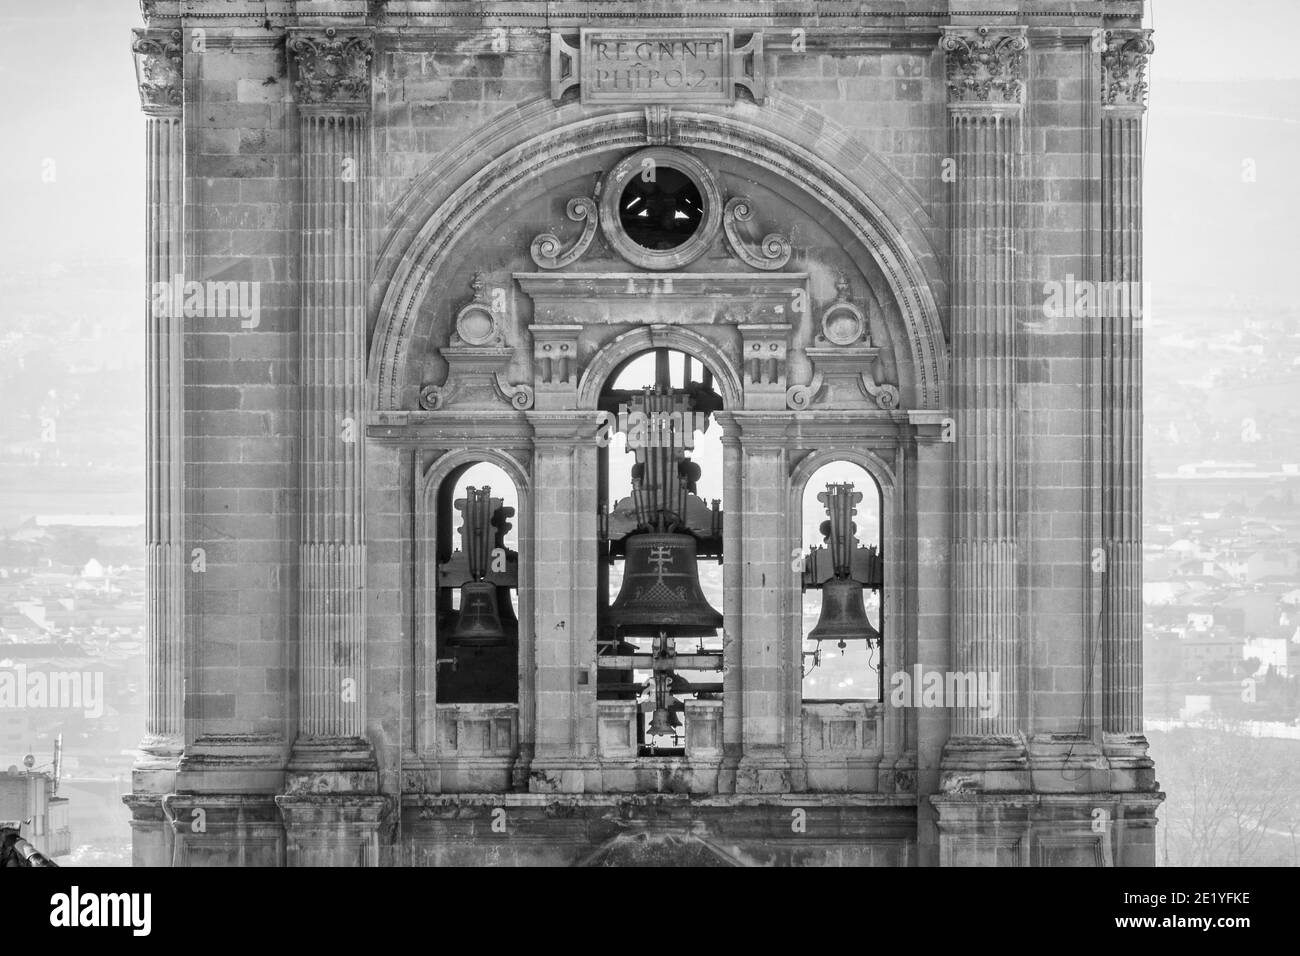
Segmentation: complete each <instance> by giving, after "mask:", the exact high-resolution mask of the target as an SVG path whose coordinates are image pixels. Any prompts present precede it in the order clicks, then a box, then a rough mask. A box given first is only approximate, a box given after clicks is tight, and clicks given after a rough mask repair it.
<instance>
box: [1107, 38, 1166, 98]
mask: <svg viewBox="0 0 1300 956" xmlns="http://www.w3.org/2000/svg"><path fill="white" fill-rule="evenodd" d="M1154 52H1155V44H1154V43H1152V42H1151V31H1150V30H1108V31H1107V32H1106V45H1105V46H1104V47H1103V48H1102V51H1101V102H1102V105H1103V106H1114V107H1122V106H1128V107H1136V108H1139V109H1141V108H1144V107H1145V106H1146V102H1147V62H1148V60H1149V58H1150V56H1151V54H1152V53H1154Z"/></svg>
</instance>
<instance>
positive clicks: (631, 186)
mask: <svg viewBox="0 0 1300 956" xmlns="http://www.w3.org/2000/svg"><path fill="white" fill-rule="evenodd" d="M618 219H619V224H620V225H621V226H622V227H623V232H624V233H625V234H626V235H627V237H628V238H629V239H631V240H632V241H633V242H635V243H636V244H637V245H638V246H640V247H641V248H643V249H649V250H651V251H652V252H668V251H670V250H672V249H676V248H677V247H678V246H680V245H682V244H683V243H685V242H686V241H687V240H688V239H690V238H691V237H692V236H693V235H695V233H696V232H697V231H698V230H699V228H700V224H701V223H702V222H703V221H704V197H703V196H702V195H700V189H699V187H698V186H697V185H696V184H695V181H694V180H693V179H692V178H691V177H690V176H688V175H686V173H684V172H682V171H681V170H680V169H674V168H673V167H672V166H649V167H647V168H646V169H644V170H643V171H641V172H640V173H638V174H637V175H635V176H633V177H632V178H631V179H630V180H629V181H628V183H627V185H626V186H624V187H623V193H622V195H621V196H619V200H618Z"/></svg>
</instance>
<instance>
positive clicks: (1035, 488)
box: [126, 0, 1162, 866]
mask: <svg viewBox="0 0 1300 956" xmlns="http://www.w3.org/2000/svg"><path fill="white" fill-rule="evenodd" d="M805 6H807V7H808V9H807V12H806V13H799V14H795V13H790V12H776V11H774V10H773V8H772V7H771V6H770V5H769V4H766V3H754V2H749V0H738V2H736V3H733V4H730V5H729V6H728V9H727V11H726V12H725V15H723V14H719V15H714V14H713V13H712V12H711V11H710V10H709V9H708V5H707V4H705V5H700V4H698V3H695V4H692V3H687V2H685V0H657V2H654V3H649V4H645V3H635V2H630V0H629V2H615V3H602V4H587V3H583V2H573V3H568V4H558V5H557V4H553V3H545V4H543V3H541V2H540V0H517V2H513V3H509V4H498V5H493V10H492V11H491V12H485V8H484V7H483V6H481V5H465V4H462V3H455V2H440V0H403V2H399V0H390V2H362V0H316V2H292V0H274V2H264V0H257V2H252V0H203V2H195V0H187V2H169V0H146V2H143V3H142V8H143V10H144V15H145V20H146V24H147V25H146V27H145V28H144V29H141V30H138V31H136V35H135V38H134V42H133V47H132V49H133V52H134V56H135V59H136V64H137V73H138V76H139V81H140V91H141V99H142V104H143V108H144V111H145V113H146V116H147V120H146V126H147V133H146V137H147V138H146V143H147V149H148V176H149V191H148V197H149V198H148V217H147V229H148V235H147V241H148V249H149V258H148V264H149V266H148V268H149V271H148V277H147V278H148V282H149V286H148V289H147V296H148V301H149V305H148V308H147V312H148V343H149V345H148V347H149V353H148V354H149V419H148V437H149V466H150V470H149V477H150V484H149V498H148V503H149V540H148V548H149V574H150V578H149V594H150V602H149V622H148V623H149V629H148V647H149V682H150V688H149V701H150V707H149V725H148V727H147V732H146V737H145V740H144V742H143V743H142V752H143V756H142V757H141V759H140V761H139V762H138V764H137V768H136V772H135V775H134V786H133V792H132V793H131V794H130V795H129V797H128V798H127V800H126V802H127V805H128V807H129V808H130V810H131V813H132V821H133V831H134V838H135V854H136V860H137V862H138V863H141V864H174V865H196V864H200V863H218V864H240V863H250V864H281V865H299V864H301V865H312V864H334V865H394V864H396V865H405V864H411V865H447V864H459V863H473V864H481V863H507V864H533V863H546V864H555V863H566V864H569V863H579V864H594V865H606V864H611V863H636V862H647V861H649V862H676V863H683V864H684V863H690V864H700V865H733V864H758V863H774V862H775V863H779V864H821V863H831V864H852V865H899V866H911V865H921V866H932V865H976V864H977V865H1151V864H1152V863H1153V861H1154V849H1153V845H1154V827H1155V812H1156V809H1157V807H1158V805H1159V802H1160V800H1161V799H1162V795H1161V794H1160V793H1159V792H1158V790H1157V784H1156V782H1155V779H1154V770H1153V767H1152V763H1151V761H1150V759H1149V758H1148V757H1147V754H1146V742H1145V739H1144V738H1143V736H1142V709H1141V616H1140V615H1141V605H1140V595H1141V589H1140V585H1141V542H1140V527H1141V520H1140V518H1141V496H1140V460H1141V434H1140V432H1141V388H1140V385H1141V359H1140V356H1141V321H1140V319H1141V303H1140V298H1136V299H1135V298H1133V297H1125V298H1124V299H1123V301H1122V303H1120V304H1119V305H1118V306H1117V307H1115V308H1105V309H1102V310H1100V311H1099V312H1097V314H1094V310H1091V309H1084V308H1082V306H1081V307H1080V308H1079V309H1075V308H1074V307H1073V306H1075V305H1076V304H1077V302H1076V299H1075V296H1074V294H1073V289H1074V288H1075V284H1076V283H1079V284H1092V285H1095V286H1097V287H1098V288H1102V287H1104V286H1105V285H1106V284H1107V283H1110V284H1114V285H1124V286H1125V288H1127V287H1128V286H1130V285H1137V284H1138V283H1140V281H1141V208H1142V199H1141V172H1142V157H1141V145H1142V136H1141V129H1142V116H1143V112H1144V108H1145V102H1144V101H1145V90H1146V79H1145V69H1146V63H1147V58H1148V56H1149V55H1150V54H1151V52H1152V45H1151V41H1150V38H1149V35H1148V33H1147V31H1144V30H1143V29H1142V27H1141V21H1142V13H1143V9H1142V8H1143V4H1142V2H1141V0H1095V2H1084V0H1033V2H1031V0H1010V2H1006V3H1000V4H994V5H992V7H996V8H997V9H996V10H995V11H992V10H991V8H990V5H988V4H979V3H974V2H972V3H955V2H954V3H934V2H927V0H881V2H870V0H869V2H864V3H858V4H851V5H847V4H841V3H837V2H831V0H827V2H824V3H819V4H813V5H805ZM497 7H500V9H496V8H497ZM792 9H793V8H792ZM647 164H648V166H647ZM647 168H651V169H656V168H657V169H673V170H680V171H682V172H683V174H684V175H685V176H686V177H687V178H688V179H690V180H691V182H692V183H693V184H694V186H695V187H696V188H697V190H698V193H699V195H700V197H701V202H702V205H701V207H700V208H701V210H702V211H701V213H700V215H701V220H700V224H699V227H698V229H697V231H696V232H694V233H693V234H692V236H691V237H690V238H689V239H688V240H686V241H685V242H684V243H682V244H681V245H678V246H675V247H673V248H671V249H669V250H666V251H649V250H648V248H647V247H642V246H638V245H637V243H636V242H634V241H632V240H630V239H629V236H628V233H627V232H626V230H625V229H623V228H622V227H621V226H620V208H619V205H618V203H619V201H620V196H623V195H625V193H624V192H623V190H625V189H626V188H627V186H628V185H629V184H631V183H633V182H634V181H635V180H636V177H637V176H638V175H639V174H641V173H642V171H643V170H645V169H647ZM1061 285H1064V286H1065V287H1066V298H1065V300H1064V301H1065V305H1066V308H1064V309H1059V308H1053V307H1052V305H1051V300H1052V296H1051V294H1050V292H1049V290H1051V289H1054V288H1057V287H1059V286H1061ZM1092 301H1096V299H1095V297H1094V299H1093V300H1092ZM1085 304H1086V303H1085ZM1080 313H1082V314H1080ZM664 349H671V350H674V351H677V352H683V353H686V354H687V355H689V356H690V357H691V359H692V360H693V361H694V362H696V363H698V365H699V366H700V367H702V368H703V369H705V370H706V379H707V380H708V381H710V382H711V387H712V389H713V392H714V393H716V396H717V398H718V399H719V403H720V405H719V407H718V408H717V409H716V411H715V412H714V414H713V418H714V420H715V421H716V423H717V424H718V425H719V426H720V427H721V429H722V444H723V448H722V457H723V463H724V468H723V473H724V475H723V484H724V498H723V500H724V502H725V509H724V510H725V523H724V524H723V525H722V527H721V529H720V532H719V537H718V541H719V542H720V547H721V551H722V554H723V570H722V580H723V584H722V595H723V597H722V606H721V607H720V608H719V610H721V611H722V613H723V617H724V622H725V623H724V626H723V633H722V649H721V652H720V653H721V661H722V666H721V685H722V690H721V693H719V694H716V695H701V697H700V699H698V700H695V701H690V702H688V703H687V705H686V708H685V711H684V717H685V724H686V738H685V739H686V743H685V746H684V750H683V752H682V753H681V754H679V755H674V756H656V755H644V754H643V753H642V752H641V751H640V750H639V749H638V746H637V744H638V739H637V730H636V721H637V711H636V707H635V706H634V705H630V704H629V703H628V702H626V701H623V700H614V699H598V694H597V688H598V686H599V685H601V682H602V678H601V675H600V673H599V672H598V663H597V635H598V632H599V630H600V627H601V626H602V625H601V621H602V615H603V614H604V613H605V612H604V610H603V609H604V607H605V606H606V605H607V604H608V602H609V598H610V596H609V593H608V584H607V582H606V579H605V578H604V577H603V574H597V573H596V568H597V566H598V563H599V559H600V557H601V554H603V552H600V551H599V550H598V541H601V540H602V535H603V534H604V530H603V529H604V527H605V522H606V520H607V516H606V515H605V514H604V512H605V503H604V500H603V497H602V494H603V485H602V482H603V481H604V479H603V477H602V476H603V475H604V473H605V471H604V469H605V468H606V467H607V466H606V465H604V464H603V463H602V461H603V459H602V458H601V452H600V449H599V447H598V444H597V443H596V442H595V441H594V440H593V437H594V436H595V434H596V432H597V428H598V425H599V413H600V408H601V401H602V395H603V394H604V390H606V389H607V388H608V387H609V383H610V382H611V381H612V380H613V377H614V376H615V374H616V373H617V372H618V371H619V369H620V368H622V367H623V366H624V365H625V363H626V362H628V361H629V360H630V359H633V358H634V357H636V356H638V355H641V354H643V353H646V352H648V351H654V350H664ZM831 461H845V462H851V463H854V464H856V465H858V466H860V467H861V468H863V469H865V471H866V472H867V473H868V474H869V475H870V476H871V477H872V479H873V480H874V481H875V483H876V484H877V485H878V487H879V491H880V503H881V508H880V524H881V542H882V550H881V554H882V557H883V581H884V586H883V589H882V590H881V615H880V620H881V633H882V638H881V642H880V653H881V657H882V659H883V661H884V664H883V666H884V670H885V673H886V675H891V674H894V673H900V672H907V673H913V672H915V673H917V674H918V675H921V674H927V673H931V672H937V673H939V674H946V673H951V672H954V671H956V672H962V673H976V672H980V673H991V674H996V675H997V678H998V682H997V684H996V691H995V695H996V696H995V701H994V704H995V706H993V707H991V708H990V707H985V708H979V707H975V706H943V707H936V706H926V705H922V706H895V705H894V704H893V703H892V702H891V699H890V698H891V694H890V688H889V687H888V686H887V687H886V689H885V694H884V699H883V700H880V701H875V702H868V703H861V704H846V703H834V702H810V701H804V700H802V699H801V691H800V662H801V656H800V655H801V649H802V636H801V633H800V617H799V613H800V612H799V606H800V602H801V587H800V576H799V575H798V574H796V573H793V572H792V564H791V554H792V549H793V550H794V551H797V549H798V547H799V545H800V528H799V521H798V512H799V508H800V502H802V500H803V494H804V490H805V487H806V486H807V484H808V483H809V481H810V479H811V478H812V477H813V475H814V473H815V472H816V471H817V470H818V468H819V467H821V466H822V465H824V464H826V463H827V462H831ZM477 462H487V463H491V464H494V465H496V466H498V467H499V468H500V469H501V470H502V471H504V472H505V473H506V475H507V476H508V477H509V479H510V481H511V482H512V483H513V485H514V487H515V490H516V492H517V501H518V507H517V513H516V514H515V515H514V517H513V518H512V521H513V523H514V524H515V526H516V528H515V530H516V533H517V542H518V543H517V547H516V549H515V550H514V551H513V552H511V554H510V556H509V563H508V566H506V567H504V568H503V569H501V570H497V569H495V568H494V570H493V571H492V572H491V573H492V575H493V576H492V577H490V578H489V580H491V581H492V582H494V583H495V584H497V585H498V587H499V588H501V589H503V590H506V591H510V592H511V593H513V594H514V595H515V601H516V602H517V614H518V619H519V622H520V623H519V626H518V637H517V648H516V650H514V651H511V652H510V653H511V654H517V690H516V692H515V693H514V695H513V696H514V699H512V700H497V701H489V702H473V701H468V702H449V701H447V700H445V699H442V698H440V696H439V692H438V688H439V680H440V677H439V674H440V673H443V672H444V671H445V668H444V667H443V665H444V663H445V658H443V657H440V650H439V649H440V647H441V644H440V635H439V628H440V627H441V626H444V625H441V624H440V623H439V622H440V621H444V616H443V610H444V607H443V605H442V604H441V603H440V601H441V600H442V598H441V597H440V596H439V595H440V593H441V591H442V585H441V582H442V581H443V580H444V578H443V574H444V568H445V567H446V566H447V565H446V561H447V557H446V556H447V555H448V554H449V553H450V552H451V551H452V550H453V549H454V548H456V547H459V545H458V544H457V543H456V541H453V540H451V535H452V533H453V529H452V526H451V525H450V524H449V523H448V519H447V518H446V515H445V512H446V508H447V507H448V505H449V501H448V499H449V497H450V493H451V488H452V487H453V486H454V483H455V481H456V479H457V476H458V475H460V474H462V473H463V472H464V470H465V468H466V466H468V465H471V464H474V463H477ZM498 575H499V576H498ZM445 636H446V635H445V634H443V635H442V637H444V638H445ZM511 646H512V647H515V645H511ZM446 696H447V694H444V695H443V697H446ZM967 705H969V701H967Z"/></svg>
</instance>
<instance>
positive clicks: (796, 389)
mask: <svg viewBox="0 0 1300 956" xmlns="http://www.w3.org/2000/svg"><path fill="white" fill-rule="evenodd" d="M825 384H826V375H825V373H824V372H822V370H821V369H819V368H817V367H816V366H813V377H812V381H811V382H809V383H808V384H807V385H791V386H790V387H789V388H788V389H786V392H785V404H786V407H787V408H791V409H793V410H794V411H796V412H804V411H807V410H808V409H809V408H811V407H812V403H813V402H814V401H816V400H817V395H818V394H819V393H820V392H821V390H822V386H823V385H825Z"/></svg>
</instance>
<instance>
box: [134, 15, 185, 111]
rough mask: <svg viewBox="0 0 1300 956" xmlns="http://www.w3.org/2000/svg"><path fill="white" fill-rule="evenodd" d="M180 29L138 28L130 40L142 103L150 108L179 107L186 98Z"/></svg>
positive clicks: (171, 109)
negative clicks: (163, 30) (164, 31)
mask: <svg viewBox="0 0 1300 956" xmlns="http://www.w3.org/2000/svg"><path fill="white" fill-rule="evenodd" d="M182 39H183V38H182V34H181V31H180V30H172V31H171V32H170V33H165V34H159V33H146V32H144V31H142V30H141V31H137V32H136V34H135V39H134V40H133V41H132V43H131V52H132V53H133V54H135V73H136V81H137V82H138V84H139V86H140V105H141V106H142V107H143V108H144V109H145V110H146V111H147V112H159V111H167V112H172V111H178V110H179V109H180V108H181V104H182V103H183V102H184V79H185V71H184V51H185V47H184V43H183V42H182Z"/></svg>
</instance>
